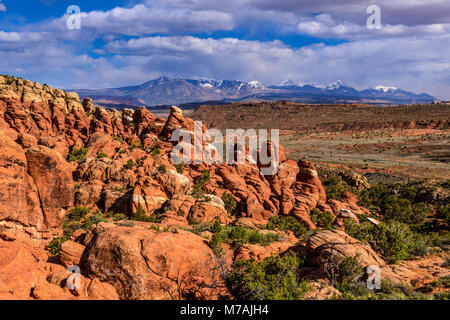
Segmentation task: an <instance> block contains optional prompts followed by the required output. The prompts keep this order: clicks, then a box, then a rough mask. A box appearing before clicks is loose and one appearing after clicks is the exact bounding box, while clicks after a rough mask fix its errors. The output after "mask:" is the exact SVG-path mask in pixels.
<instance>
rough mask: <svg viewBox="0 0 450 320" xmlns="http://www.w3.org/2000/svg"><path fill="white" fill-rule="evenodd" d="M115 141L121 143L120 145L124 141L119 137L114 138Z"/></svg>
mask: <svg viewBox="0 0 450 320" xmlns="http://www.w3.org/2000/svg"><path fill="white" fill-rule="evenodd" d="M113 140H114V141H119V142H120V143H122V142H123V139H122V138H121V137H118V136H114V137H113Z"/></svg>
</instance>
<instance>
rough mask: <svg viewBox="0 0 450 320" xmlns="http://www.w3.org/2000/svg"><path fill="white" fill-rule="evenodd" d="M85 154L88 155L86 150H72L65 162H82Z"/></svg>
mask: <svg viewBox="0 0 450 320" xmlns="http://www.w3.org/2000/svg"><path fill="white" fill-rule="evenodd" d="M87 153H88V149H87V148H80V149H77V148H73V149H72V151H70V152H69V155H68V156H67V160H68V161H70V162H72V161H78V162H82V161H83V160H84V159H85V158H86V155H87Z"/></svg>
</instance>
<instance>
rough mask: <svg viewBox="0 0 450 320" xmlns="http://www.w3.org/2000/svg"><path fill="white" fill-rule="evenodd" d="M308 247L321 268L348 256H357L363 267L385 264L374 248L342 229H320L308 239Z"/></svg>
mask: <svg viewBox="0 0 450 320" xmlns="http://www.w3.org/2000/svg"><path fill="white" fill-rule="evenodd" d="M306 249H307V251H308V252H309V254H311V255H313V256H315V257H316V261H317V263H318V264H319V265H320V266H321V268H324V267H325V265H326V264H329V263H338V262H339V261H341V260H342V259H344V258H346V257H354V258H356V259H357V261H358V262H359V264H360V265H362V266H363V267H367V266H369V265H375V266H382V265H385V262H384V261H383V259H381V258H380V257H379V256H378V254H377V253H376V252H375V251H374V250H372V248H370V247H369V246H367V245H364V244H362V243H361V242H360V241H358V240H356V239H354V238H352V237H351V236H349V235H348V234H346V233H345V232H343V231H341V230H322V231H319V232H318V233H316V234H314V235H313V236H311V237H310V238H309V239H308V242H307V243H306Z"/></svg>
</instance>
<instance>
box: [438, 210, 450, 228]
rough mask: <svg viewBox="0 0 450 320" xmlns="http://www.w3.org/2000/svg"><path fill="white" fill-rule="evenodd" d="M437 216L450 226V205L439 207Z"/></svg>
mask: <svg viewBox="0 0 450 320" xmlns="http://www.w3.org/2000/svg"><path fill="white" fill-rule="evenodd" d="M436 216H437V217H438V218H440V219H443V220H444V222H445V224H446V225H447V227H449V226H450V205H446V206H442V207H440V208H438V209H437V211H436Z"/></svg>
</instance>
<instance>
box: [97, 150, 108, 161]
mask: <svg viewBox="0 0 450 320" xmlns="http://www.w3.org/2000/svg"><path fill="white" fill-rule="evenodd" d="M106 157H108V155H107V154H106V153H103V152H100V153H99V154H98V155H97V159H102V158H106Z"/></svg>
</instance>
